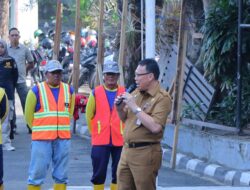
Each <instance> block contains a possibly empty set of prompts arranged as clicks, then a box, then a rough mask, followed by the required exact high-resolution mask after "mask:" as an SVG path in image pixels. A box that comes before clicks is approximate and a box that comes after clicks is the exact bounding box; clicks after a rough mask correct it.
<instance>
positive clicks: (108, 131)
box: [91, 86, 125, 146]
mask: <svg viewBox="0 0 250 190" xmlns="http://www.w3.org/2000/svg"><path fill="white" fill-rule="evenodd" d="M124 91H125V88H123V87H120V86H119V87H118V89H117V94H116V96H117V95H120V94H121V93H123V92H124ZM95 102H96V104H95V105H96V111H95V116H94V118H93V119H92V120H91V126H92V133H91V141H92V145H108V144H109V143H110V139H111V140H112V144H113V145H114V146H122V145H123V129H124V123H123V122H122V121H121V120H120V118H119V116H118V113H117V110H116V106H115V105H114V106H113V109H112V112H110V108H109V103H108V99H107V96H106V92H105V89H104V87H103V86H98V87H96V88H95Z"/></svg>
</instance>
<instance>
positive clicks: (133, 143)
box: [125, 142, 159, 148]
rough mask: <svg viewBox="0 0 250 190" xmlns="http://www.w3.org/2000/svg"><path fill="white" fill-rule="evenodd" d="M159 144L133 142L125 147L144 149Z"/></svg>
mask: <svg viewBox="0 0 250 190" xmlns="http://www.w3.org/2000/svg"><path fill="white" fill-rule="evenodd" d="M154 144H159V142H131V143H125V145H126V146H127V147H128V148H137V147H143V146H149V145H154Z"/></svg>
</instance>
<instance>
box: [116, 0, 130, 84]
mask: <svg viewBox="0 0 250 190" xmlns="http://www.w3.org/2000/svg"><path fill="white" fill-rule="evenodd" d="M127 15H128V1H127V0H123V4H122V21H121V37H120V49H119V58H118V63H119V70H120V84H121V85H123V86H124V74H123V65H124V62H125V60H126V59H125V55H126V53H125V47H126V25H127Z"/></svg>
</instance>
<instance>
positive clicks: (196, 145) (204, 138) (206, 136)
mask: <svg viewBox="0 0 250 190" xmlns="http://www.w3.org/2000/svg"><path fill="white" fill-rule="evenodd" d="M173 138H174V127H173V126H172V125H168V126H167V127H166V130H165V133H164V141H163V142H164V144H167V145H168V146H170V147H172V144H173ZM177 151H178V152H180V153H184V154H187V155H189V156H194V157H198V158H199V159H202V160H204V161H207V162H211V163H217V164H220V165H222V166H225V167H228V168H232V169H236V170H249V169H250V140H249V137H239V136H238V135H215V134H210V133H207V132H203V131H201V130H200V129H197V128H191V127H185V126H180V129H179V138H178V147H177Z"/></svg>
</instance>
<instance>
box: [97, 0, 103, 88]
mask: <svg viewBox="0 0 250 190" xmlns="http://www.w3.org/2000/svg"><path fill="white" fill-rule="evenodd" d="M99 6H100V16H99V22H98V52H97V65H96V66H97V68H96V85H98V84H103V80H102V64H103V57H104V50H103V48H104V47H103V45H104V44H103V16H104V0H100V4H99Z"/></svg>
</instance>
